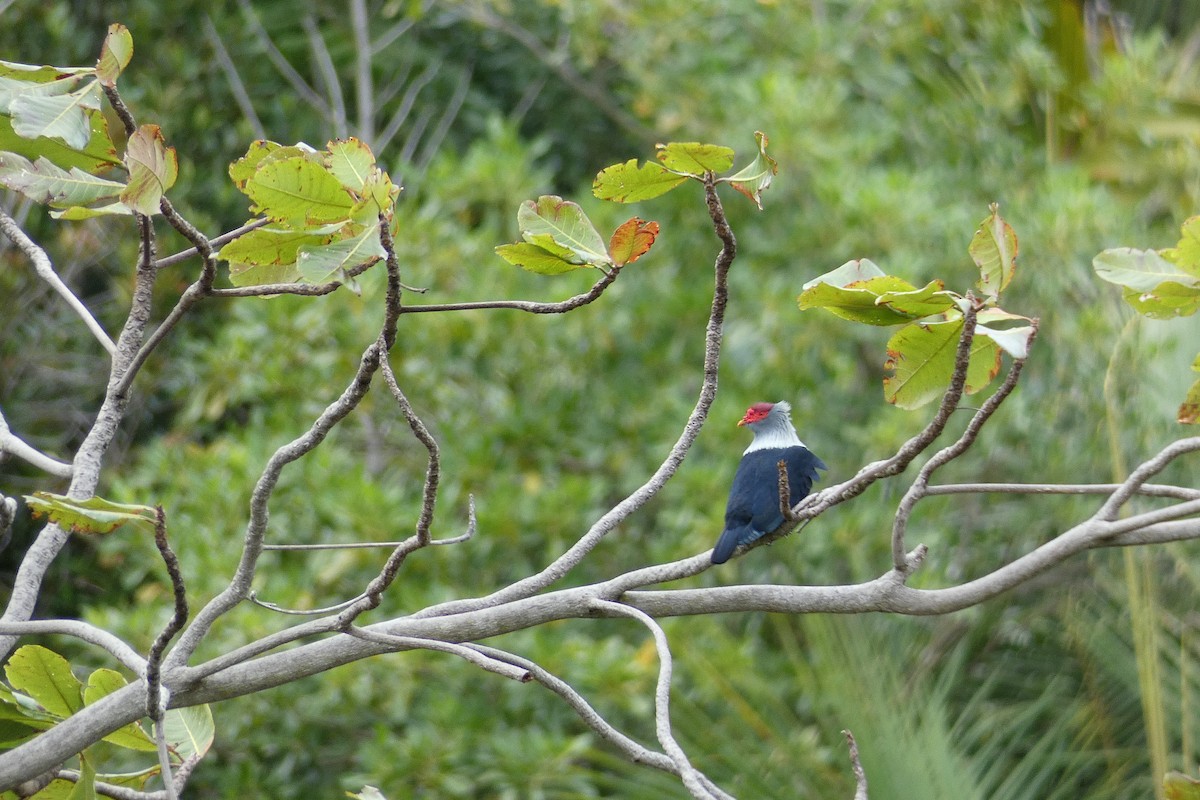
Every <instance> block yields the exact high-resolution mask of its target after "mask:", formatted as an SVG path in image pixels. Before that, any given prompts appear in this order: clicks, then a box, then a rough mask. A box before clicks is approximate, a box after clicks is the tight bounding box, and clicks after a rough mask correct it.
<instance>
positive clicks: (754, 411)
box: [738, 403, 775, 426]
mask: <svg viewBox="0 0 1200 800" xmlns="http://www.w3.org/2000/svg"><path fill="white" fill-rule="evenodd" d="M774 407H775V404H774V403H755V404H754V405H752V406H750V408H748V409H746V416H744V417H742V421H741V422H739V423H738V425H739V426H740V425H749V424H750V423H752V422H758V421H759V420H760V419H765V418H766V416H767V414H770V413H771V409H772V408H774Z"/></svg>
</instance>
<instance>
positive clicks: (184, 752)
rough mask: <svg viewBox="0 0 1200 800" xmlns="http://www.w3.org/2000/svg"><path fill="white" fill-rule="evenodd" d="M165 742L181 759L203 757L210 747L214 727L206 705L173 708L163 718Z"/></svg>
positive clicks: (210, 713)
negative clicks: (194, 756)
mask: <svg viewBox="0 0 1200 800" xmlns="http://www.w3.org/2000/svg"><path fill="white" fill-rule="evenodd" d="M163 729H164V731H165V732H166V736H167V742H168V743H169V744H170V745H171V746H172V749H173V750H174V751H175V752H176V753H178V754H179V756H180V757H181V758H183V759H184V760H187V759H188V758H190V757H191V756H193V755H200V756H202V755H204V754H205V753H207V752H208V748H210V747H212V743H213V737H214V736H215V735H216V726H215V725H214V724H213V716H212V709H211V708H209V707H208V706H207V705H203V706H188V707H187V708H173V709H171V710H170V711H168V712H167V713H166V715H165V716H164V717H163Z"/></svg>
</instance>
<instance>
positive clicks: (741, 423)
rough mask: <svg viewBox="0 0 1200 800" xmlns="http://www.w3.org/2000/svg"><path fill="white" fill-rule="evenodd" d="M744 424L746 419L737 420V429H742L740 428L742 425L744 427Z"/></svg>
mask: <svg viewBox="0 0 1200 800" xmlns="http://www.w3.org/2000/svg"><path fill="white" fill-rule="evenodd" d="M745 424H746V418H745V417H742V418H741V419H739V420H738V427H739V428H740V427H742V426H743V425H745Z"/></svg>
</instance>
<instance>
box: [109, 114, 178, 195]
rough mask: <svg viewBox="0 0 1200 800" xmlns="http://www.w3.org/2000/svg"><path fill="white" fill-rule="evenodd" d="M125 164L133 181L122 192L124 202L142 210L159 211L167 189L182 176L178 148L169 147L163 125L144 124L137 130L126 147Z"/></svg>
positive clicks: (130, 179)
mask: <svg viewBox="0 0 1200 800" xmlns="http://www.w3.org/2000/svg"><path fill="white" fill-rule="evenodd" d="M125 166H126V167H128V168H129V185H128V187H127V188H126V189H125V191H123V192H121V202H122V203H125V205H127V206H129V207H130V208H133V209H134V210H136V211H138V212H139V213H142V214H146V215H151V214H156V213H158V206H159V201H161V200H162V196H163V193H164V192H166V190H167V189H170V188H171V187H172V186H174V185H175V179H176V178H177V177H178V176H179V160H178V158H177V157H176V155H175V148H173V147H167V144H166V142H165V141H164V140H163V135H162V129H160V128H159V127H158V126H157V125H143V126H141V127H140V128H138V129H137V130H136V131H134V132H133V135H132V136H130V137H129V144H128V145H126V148H125Z"/></svg>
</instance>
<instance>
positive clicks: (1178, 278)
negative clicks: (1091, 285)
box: [1092, 247, 1200, 292]
mask: <svg viewBox="0 0 1200 800" xmlns="http://www.w3.org/2000/svg"><path fill="white" fill-rule="evenodd" d="M1092 268H1093V269H1094V270H1095V271H1096V274H1097V275H1098V276H1099V277H1101V278H1103V279H1104V280H1106V281H1108V282H1109V283H1116V284H1119V285H1121V286H1127V287H1129V288H1130V289H1133V290H1135V291H1138V292H1152V291H1154V290H1155V289H1156V288H1158V286H1159V284H1161V283H1162V282H1163V281H1174V282H1176V283H1179V284H1180V285H1182V286H1190V287H1193V288H1200V277H1195V276H1191V275H1188V274H1187V273H1186V272H1183V271H1182V270H1181V269H1179V268H1178V267H1177V266H1175V265H1174V264H1172V263H1171V262H1170V261H1168V260H1167V259H1165V258H1163V257H1162V256H1161V255H1159V254H1158V253H1157V252H1156V251H1154V250H1135V249H1133V248H1132V247H1118V248H1114V249H1111V250H1105V251H1104V252H1103V253H1101V254H1100V255H1098V256H1096V257H1095V258H1094V259H1092Z"/></svg>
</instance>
